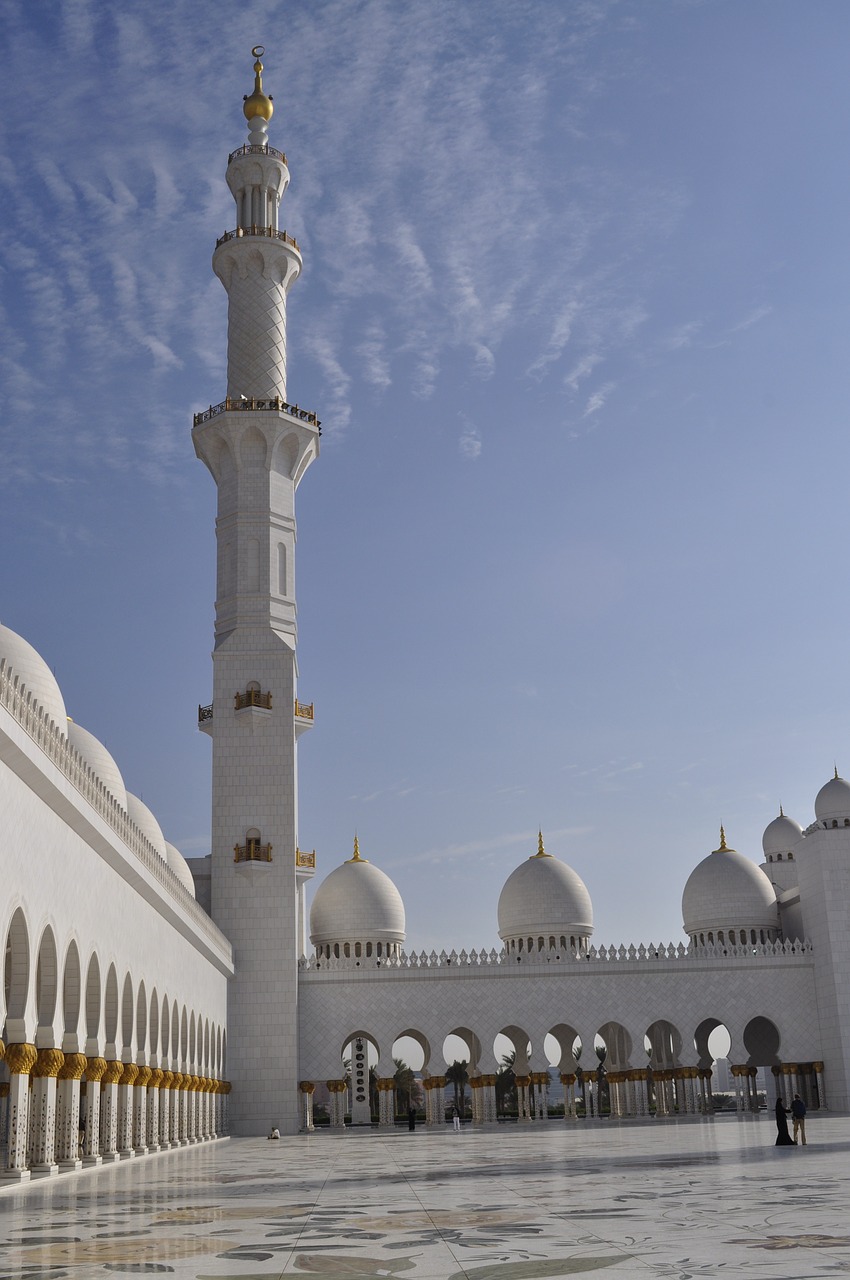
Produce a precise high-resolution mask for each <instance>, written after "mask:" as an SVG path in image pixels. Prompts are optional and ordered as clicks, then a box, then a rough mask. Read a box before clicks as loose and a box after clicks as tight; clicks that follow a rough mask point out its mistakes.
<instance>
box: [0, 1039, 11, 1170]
mask: <svg viewBox="0 0 850 1280" xmlns="http://www.w3.org/2000/svg"><path fill="white" fill-rule="evenodd" d="M0 1043H2V1041H0ZM4 1051H5V1046H4ZM8 1131H9V1081H8V1080H4V1081H3V1082H2V1083H1V1084H0V1146H3V1144H4V1143H5V1141H6V1134H7V1133H8Z"/></svg>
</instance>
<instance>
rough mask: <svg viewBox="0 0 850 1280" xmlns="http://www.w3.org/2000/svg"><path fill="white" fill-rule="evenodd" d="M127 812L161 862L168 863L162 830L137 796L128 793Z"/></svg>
mask: <svg viewBox="0 0 850 1280" xmlns="http://www.w3.org/2000/svg"><path fill="white" fill-rule="evenodd" d="M127 812H128V813H129V815H130V817H131V818H132V819H133V821H134V822H135V824H136V826H137V827H138V828H139V829H140V831H141V832H142V834H143V835H146V836H147V838H148V840H150V842H151V844H152V845H153V847H154V848H155V849H156V851H157V853H158V854H159V856H160V857H161V858H162V860H163V862H168V852H167V850H166V847H165V836H164V835H163V834H162V828H161V827H160V825H159V823H158V822H157V820H156V818H155V817H154V816H153V814H152V813H151V811H150V809H149V808H148V806H147V805H146V804H145V803H144V802H143V801H142V800H140V799H139V797H138V796H134V795H132V793H131V792H129V791H128V792H127Z"/></svg>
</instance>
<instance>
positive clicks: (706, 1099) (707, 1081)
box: [697, 1067, 714, 1117]
mask: <svg viewBox="0 0 850 1280" xmlns="http://www.w3.org/2000/svg"><path fill="white" fill-rule="evenodd" d="M697 1071H698V1073H699V1084H700V1096H701V1100H702V1109H703V1111H704V1112H705V1114H706V1115H707V1116H712V1117H713V1116H714V1093H713V1090H712V1085H711V1067H698V1068H697Z"/></svg>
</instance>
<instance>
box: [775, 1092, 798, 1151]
mask: <svg viewBox="0 0 850 1280" xmlns="http://www.w3.org/2000/svg"><path fill="white" fill-rule="evenodd" d="M787 1115H788V1112H787V1110H786V1109H785V1103H784V1102H783V1101H782V1099H781V1098H777V1099H776V1145H777V1147H794V1146H796V1145H797V1144H796V1143H795V1142H794V1139H793V1138H792V1137H791V1134H790V1133H789V1132H788V1121H787V1120H786V1119H785V1117H786V1116H787Z"/></svg>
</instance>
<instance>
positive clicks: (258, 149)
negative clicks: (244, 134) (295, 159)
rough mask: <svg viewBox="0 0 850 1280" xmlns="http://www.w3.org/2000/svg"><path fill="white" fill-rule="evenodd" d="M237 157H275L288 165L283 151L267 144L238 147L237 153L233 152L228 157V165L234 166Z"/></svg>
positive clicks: (248, 144) (250, 144)
mask: <svg viewBox="0 0 850 1280" xmlns="http://www.w3.org/2000/svg"><path fill="white" fill-rule="evenodd" d="M237 156H273V157H274V158H275V160H280V161H281V163H283V164H286V156H285V155H284V154H283V152H282V151H275V149H274V147H270V146H269V144H268V143H267V142H264V143H258V144H256V145H255V144H254V143H251V142H246V143H245V145H244V147H237V148H236V150H235V151H231V153H230V155H229V156H228V157H227V163H228V164H232V163H233V161H234V160H235V159H236V157H237Z"/></svg>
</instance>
